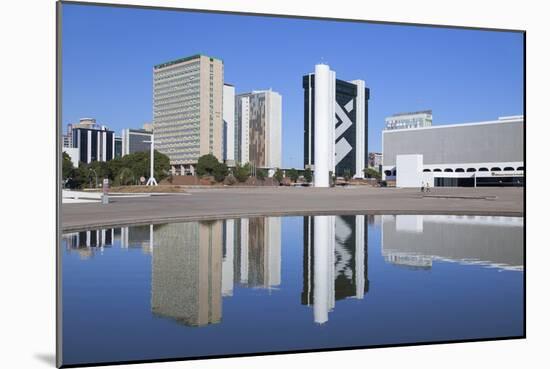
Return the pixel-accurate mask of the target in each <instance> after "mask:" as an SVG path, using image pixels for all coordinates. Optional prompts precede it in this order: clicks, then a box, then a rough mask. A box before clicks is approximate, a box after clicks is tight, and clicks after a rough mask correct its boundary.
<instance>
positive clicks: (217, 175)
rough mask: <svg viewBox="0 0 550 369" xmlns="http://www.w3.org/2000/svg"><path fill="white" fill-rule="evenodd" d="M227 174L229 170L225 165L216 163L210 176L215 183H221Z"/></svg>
mask: <svg viewBox="0 0 550 369" xmlns="http://www.w3.org/2000/svg"><path fill="white" fill-rule="evenodd" d="M228 173H229V169H228V168H227V165H225V164H224V163H218V164H216V165H215V166H214V170H213V172H212V175H213V176H214V179H215V180H216V181H218V182H223V180H224V179H225V177H226V176H227V174H228Z"/></svg>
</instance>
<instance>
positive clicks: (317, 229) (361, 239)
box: [301, 215, 369, 324]
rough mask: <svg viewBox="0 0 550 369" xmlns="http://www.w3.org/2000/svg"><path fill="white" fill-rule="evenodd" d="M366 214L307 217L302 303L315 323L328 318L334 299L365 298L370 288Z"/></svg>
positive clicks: (333, 305)
mask: <svg viewBox="0 0 550 369" xmlns="http://www.w3.org/2000/svg"><path fill="white" fill-rule="evenodd" d="M367 220H368V219H365V216H364V215H357V216H354V215H352V216H306V217H304V257H303V263H304V265H303V289H302V298H301V300H302V304H304V305H308V306H313V316H314V321H315V322H316V323H319V324H322V323H325V322H327V321H328V313H329V312H330V311H331V310H333V309H334V307H335V301H337V300H341V299H346V298H356V299H363V297H364V295H365V293H367V292H368V290H369V281H368V275H367V272H368V270H367V269H368V263H367V261H368V253H367V247H366V246H367V244H366V240H367V233H366V232H365V222H366V221H367Z"/></svg>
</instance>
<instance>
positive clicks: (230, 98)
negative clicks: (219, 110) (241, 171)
mask: <svg viewBox="0 0 550 369" xmlns="http://www.w3.org/2000/svg"><path fill="white" fill-rule="evenodd" d="M223 160H224V162H225V163H226V164H227V165H229V166H234V165H235V86H233V85H230V84H228V83H225V84H224V85H223Z"/></svg>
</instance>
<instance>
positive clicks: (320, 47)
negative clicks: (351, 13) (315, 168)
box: [62, 4, 523, 168]
mask: <svg viewBox="0 0 550 369" xmlns="http://www.w3.org/2000/svg"><path fill="white" fill-rule="evenodd" d="M365 16H368V14H365ZM62 19H63V20H62V22H63V33H62V37H63V39H62V52H63V57H62V68H63V69H62V71H63V72H62V73H63V74H62V76H63V81H62V88H63V90H62V92H63V98H62V99H63V100H62V101H63V112H62V114H63V115H62V117H63V127H64V128H65V127H66V125H67V124H68V123H72V122H76V121H78V119H79V118H81V117H94V118H96V119H97V121H98V123H100V124H105V125H107V126H108V127H109V128H110V129H113V130H115V131H116V132H117V133H118V134H120V131H121V130H122V129H123V128H130V127H131V128H140V127H141V126H142V124H143V123H144V122H151V121H152V106H153V100H152V85H153V81H152V75H153V72H152V69H153V66H154V65H155V64H159V63H162V62H165V61H169V60H172V59H176V58H180V57H184V56H189V55H193V54H197V53H203V54H207V55H210V56H214V57H218V58H221V59H223V61H224V66H225V82H227V83H231V84H233V85H235V88H236V92H237V93H242V92H248V91H251V90H258V89H267V88H272V89H273V90H275V91H277V92H279V93H280V94H281V95H282V97H283V166H284V167H297V168H298V167H299V168H301V167H303V119H304V118H303V114H304V113H303V89H302V76H303V75H304V74H307V73H309V72H312V71H313V69H314V65H315V64H316V63H319V62H325V63H327V64H329V65H330V67H331V69H333V70H335V71H336V78H338V79H343V80H353V79H363V80H365V81H366V84H367V86H368V87H369V88H370V89H371V99H370V102H369V110H370V111H369V131H368V133H369V148H368V150H369V151H380V150H381V146H382V144H381V136H382V133H381V132H382V128H383V125H384V118H385V117H387V116H389V115H391V114H394V113H398V112H404V111H416V110H426V109H432V110H433V118H434V124H451V123H462V122H473V121H480V120H492V119H496V118H497V117H498V116H505V115H516V114H522V113H523V35H522V34H520V33H514V32H495V31H474V30H462V29H445V28H432V27H416V26H401V25H381V24H370V23H349V22H338V21H319V20H303V19H286V18H272V17H257V16H240V15H225V14H208V13H190V12H178V11H166V10H149V9H132V8H113V7H97V6H86V5H75V4H64V5H63V18H62Z"/></svg>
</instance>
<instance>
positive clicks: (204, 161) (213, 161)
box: [197, 154, 220, 177]
mask: <svg viewBox="0 0 550 369" xmlns="http://www.w3.org/2000/svg"><path fill="white" fill-rule="evenodd" d="M219 164H220V162H219V161H218V159H217V158H216V157H215V156H214V155H212V154H206V155H203V156H201V157H200V158H199V161H198V162H197V175H198V176H199V177H204V176H213V175H214V171H215V170H216V168H218V165H219Z"/></svg>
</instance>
